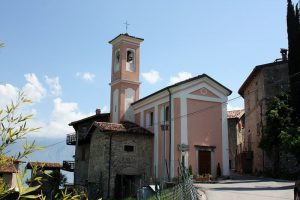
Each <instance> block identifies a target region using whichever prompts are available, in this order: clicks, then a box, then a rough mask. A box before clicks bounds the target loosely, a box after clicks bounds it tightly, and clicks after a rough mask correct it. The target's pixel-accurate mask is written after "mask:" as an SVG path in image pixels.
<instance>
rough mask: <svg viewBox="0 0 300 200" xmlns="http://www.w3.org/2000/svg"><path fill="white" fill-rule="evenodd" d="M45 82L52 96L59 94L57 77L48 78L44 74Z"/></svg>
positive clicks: (59, 87)
mask: <svg viewBox="0 0 300 200" xmlns="http://www.w3.org/2000/svg"><path fill="white" fill-rule="evenodd" d="M45 80H46V83H47V84H48V85H49V87H50V91H51V94H52V95H54V96H59V95H61V90H62V89H61V85H60V84H59V78H58V77H54V78H49V77H48V76H45Z"/></svg>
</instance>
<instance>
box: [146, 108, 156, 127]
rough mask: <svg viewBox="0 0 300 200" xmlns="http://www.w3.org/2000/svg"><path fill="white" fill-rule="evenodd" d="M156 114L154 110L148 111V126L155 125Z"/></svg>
mask: <svg viewBox="0 0 300 200" xmlns="http://www.w3.org/2000/svg"><path fill="white" fill-rule="evenodd" d="M153 122H154V116H153V112H147V113H146V128H148V127H151V126H153Z"/></svg>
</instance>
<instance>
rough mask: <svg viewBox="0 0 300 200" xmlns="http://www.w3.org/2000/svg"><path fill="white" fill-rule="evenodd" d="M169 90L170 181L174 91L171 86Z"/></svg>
mask: <svg viewBox="0 0 300 200" xmlns="http://www.w3.org/2000/svg"><path fill="white" fill-rule="evenodd" d="M168 92H169V140H170V141H169V142H170V143H169V181H171V180H170V179H171V150H172V146H171V141H172V118H171V114H172V93H171V91H170V88H168Z"/></svg>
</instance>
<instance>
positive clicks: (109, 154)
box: [107, 133, 112, 199]
mask: <svg viewBox="0 0 300 200" xmlns="http://www.w3.org/2000/svg"><path fill="white" fill-rule="evenodd" d="M111 143H112V133H110V135H109V153H108V182H107V199H109V196H110V176H111Z"/></svg>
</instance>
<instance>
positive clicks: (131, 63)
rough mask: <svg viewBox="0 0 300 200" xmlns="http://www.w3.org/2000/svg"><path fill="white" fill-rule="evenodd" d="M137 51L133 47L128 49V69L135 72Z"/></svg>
mask: <svg viewBox="0 0 300 200" xmlns="http://www.w3.org/2000/svg"><path fill="white" fill-rule="evenodd" d="M134 63H135V52H134V50H133V49H127V50H126V71H130V72H134V71H135V66H134Z"/></svg>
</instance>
